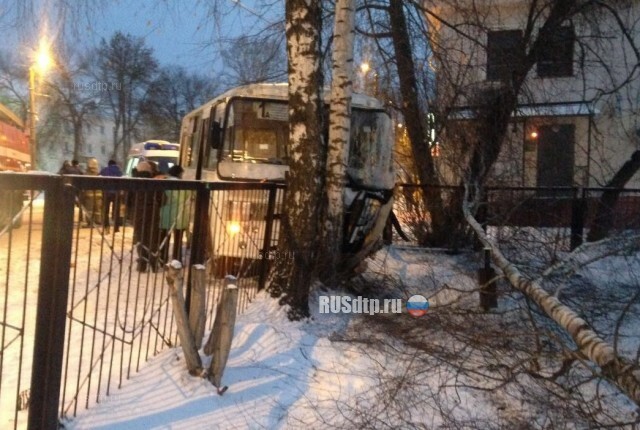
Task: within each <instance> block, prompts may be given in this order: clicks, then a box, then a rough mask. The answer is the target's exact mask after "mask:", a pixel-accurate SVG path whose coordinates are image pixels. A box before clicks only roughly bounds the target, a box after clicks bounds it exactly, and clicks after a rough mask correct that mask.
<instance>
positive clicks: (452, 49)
mask: <svg viewBox="0 0 640 430" xmlns="http://www.w3.org/2000/svg"><path fill="white" fill-rule="evenodd" d="M550 3H556V2H555V1H542V2H540V1H537V2H534V1H532V0H528V1H524V0H484V1H482V2H477V1H471V0H445V1H439V2H434V4H435V5H436V6H435V7H434V8H431V9H429V10H430V12H432V13H430V14H429V22H430V25H431V30H432V32H433V34H434V40H433V43H432V46H433V51H434V68H435V71H436V76H437V78H436V79H437V106H438V110H439V111H440V112H442V113H443V115H444V116H445V117H446V118H447V119H448V124H449V125H448V127H447V129H448V130H449V131H448V132H447V133H446V134H445V135H444V136H443V138H442V151H441V152H442V157H440V160H439V161H438V164H439V167H440V169H441V173H442V174H443V175H444V176H445V178H446V181H447V182H450V183H457V182H459V175H460V174H461V169H460V167H461V166H459V165H456V164H455V162H454V161H457V160H461V159H465V158H464V156H467V158H466V159H468V150H467V149H468V147H467V146H468V145H471V144H474V143H473V136H470V135H466V136H465V130H467V131H469V130H471V129H472V127H469V126H470V125H471V124H473V122H474V121H478V120H479V118H480V117H481V115H482V114H481V106H482V103H483V98H484V97H485V96H486V95H487V94H492V93H493V94H495V92H496V91H501V90H504V89H505V88H507V87H509V86H510V85H512V82H513V81H514V80H515V79H514V70H515V69H516V68H517V67H518V65H522V64H529V63H528V62H531V63H530V64H529V65H530V66H531V67H530V68H529V69H528V73H527V74H526V78H525V79H524V83H523V85H522V87H521V89H520V91H519V92H518V99H517V107H516V108H515V110H514V111H513V114H512V116H511V123H510V124H509V127H508V131H507V133H506V138H505V140H504V141H503V145H502V150H501V153H500V156H499V158H498V161H497V162H496V163H495V164H494V166H493V170H492V174H491V178H492V179H491V182H493V183H498V184H503V185H512V186H528V187H529V186H579V187H587V186H591V187H595V186H603V185H604V184H606V183H607V181H609V180H610V179H611V177H612V176H613V175H614V174H615V172H616V171H617V170H618V169H620V167H621V166H622V165H623V164H624V163H625V161H627V160H628V159H629V158H630V156H631V155H632V154H633V152H634V151H636V150H638V149H640V120H639V117H638V113H639V109H640V82H639V79H638V77H639V74H640V72H639V70H638V69H637V68H638V67H639V66H640V56H639V55H638V52H640V51H637V50H636V49H637V47H640V37H639V34H640V33H639V32H640V27H639V26H638V18H640V7H639V2H638V1H635V0H634V1H626V2H613V3H611V4H609V3H607V4H606V5H604V6H603V5H597V4H596V3H599V2H588V1H577V2H576V3H577V4H580V5H584V4H587V3H589V4H591V6H589V7H585V8H582V9H580V10H579V11H578V12H575V13H573V12H572V13H570V14H568V15H567V16H566V17H565V18H566V19H562V20H561V24H560V25H559V27H558V28H557V29H556V31H555V32H554V33H553V34H547V33H545V32H544V31H543V30H541V29H542V28H543V25H544V23H545V22H546V21H547V18H548V11H549V8H548V7H546V8H543V6H545V5H546V6H548V5H549V4H550ZM557 3H560V4H562V3H564V4H565V5H566V4H570V3H571V2H568V1H567V2H562V1H561V2H557ZM429 5H430V3H429V4H427V5H426V6H427V7H429ZM533 5H537V7H538V9H532V8H534V6H533ZM623 30H624V31H623ZM536 41H537V42H536ZM536 44H537V45H536ZM634 45H635V46H634ZM534 52H535V56H534V57H532V56H531V54H532V53H534ZM532 58H533V59H534V60H535V61H531V59H532ZM476 144H477V143H476ZM627 187H637V188H640V175H638V174H637V175H635V176H634V177H633V178H632V180H631V181H630V182H629V183H628V184H627Z"/></svg>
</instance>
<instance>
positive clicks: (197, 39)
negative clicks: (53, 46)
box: [0, 0, 284, 75]
mask: <svg viewBox="0 0 640 430" xmlns="http://www.w3.org/2000/svg"><path fill="white" fill-rule="evenodd" d="M23 1H26V2H28V1H29V0H0V30H2V32H3V39H4V41H5V44H4V45H5V46H0V49H3V50H9V51H13V52H12V53H13V54H14V55H17V57H18V58H21V57H23V56H24V55H23V54H21V53H24V52H25V46H27V47H28V45H31V44H33V43H34V42H33V40H34V37H33V35H34V33H35V32H36V31H42V29H43V28H44V27H48V33H49V34H51V35H53V34H55V33H56V32H57V31H59V23H58V24H57V23H56V22H51V21H52V20H55V18H52V16H53V15H54V13H51V12H46V11H52V10H59V9H58V1H60V0H31V1H32V3H33V4H34V8H33V10H32V11H31V12H24V10H23V11H22V13H23V14H24V13H29V17H30V19H25V18H20V19H19V18H16V16H18V15H20V13H21V12H19V10H21V9H20V6H17V5H20V4H23V3H21V2H23ZM75 1H78V0H72V1H67V3H71V4H75V3H74V2H75ZM214 3H216V1H214V0H202V1H195V0H193V1H191V0H188V1H181V0H93V1H86V2H84V1H82V2H80V1H79V2H78V4H79V5H83V6H79V8H78V9H73V10H69V9H67V19H66V24H65V25H66V32H67V35H68V36H67V40H70V43H72V44H74V45H77V46H79V47H83V46H84V47H90V46H97V45H98V43H99V42H100V40H101V39H102V38H105V39H109V37H111V35H112V34H113V33H114V32H116V31H118V30H119V31H122V32H123V33H130V34H132V35H134V36H139V37H143V38H144V40H145V43H146V44H147V46H149V47H151V48H153V50H154V54H155V56H156V58H157V59H158V61H159V62H160V64H161V65H163V66H164V65H182V66H184V67H185V68H187V69H188V70H190V71H194V72H199V73H203V74H207V75H212V74H215V72H218V71H219V70H220V68H221V63H220V60H219V51H220V50H221V49H224V41H225V40H228V38H231V37H237V36H238V35H242V34H253V33H254V32H256V31H258V30H259V29H261V28H263V27H264V25H266V22H265V19H263V18H258V17H257V16H256V14H255V13H254V12H255V11H257V7H256V6H255V5H254V4H253V1H252V0H246V1H245V0H242V1H238V0H218V2H217V5H218V9H217V10H216V13H215V14H214V13H212V10H211V8H212V5H213V4H214ZM89 5H90V6H89ZM7 11H8V12H9V13H4V14H3V12H7ZM270 13H271V16H272V17H273V16H274V15H280V16H282V15H283V14H284V0H282V2H276V5H275V7H274V8H272V9H271V11H270ZM273 19H274V20H275V19H276V18H273ZM27 21H28V22H27ZM45 21H49V22H48V24H45ZM16 23H19V24H17V25H16ZM24 24H27V25H24ZM12 33H13V34H12ZM11 38H15V41H14V42H12V43H6V42H7V40H8V39H11Z"/></svg>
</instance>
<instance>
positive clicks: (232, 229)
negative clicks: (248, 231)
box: [227, 222, 242, 236]
mask: <svg viewBox="0 0 640 430" xmlns="http://www.w3.org/2000/svg"><path fill="white" fill-rule="evenodd" d="M241 230H242V227H241V226H240V223H237V222H230V223H229V225H227V231H228V232H229V234H230V235H231V236H233V235H236V234H238V233H240V231H241Z"/></svg>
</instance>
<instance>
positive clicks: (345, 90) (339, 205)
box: [322, 0, 355, 284]
mask: <svg viewBox="0 0 640 430" xmlns="http://www.w3.org/2000/svg"><path fill="white" fill-rule="evenodd" d="M354 21H355V0H337V1H336V10H335V25H334V31H333V34H334V36H333V61H332V63H333V65H332V81H331V108H330V111H329V142H328V150H327V177H326V193H327V210H326V216H325V219H324V246H323V252H324V258H322V261H323V263H324V264H325V265H326V266H327V267H328V268H330V269H331V268H336V267H338V263H339V261H338V259H339V258H340V253H341V244H342V242H343V224H344V197H343V194H344V187H345V185H346V181H347V163H348V156H349V152H348V148H349V134H350V129H351V93H352V87H353V40H354V35H355V30H354ZM325 273H326V275H325V277H324V279H323V282H325V283H329V284H332V283H334V282H335V281H336V275H337V272H336V271H335V270H327V271H326V272H325Z"/></svg>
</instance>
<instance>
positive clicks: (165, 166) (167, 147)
mask: <svg viewBox="0 0 640 430" xmlns="http://www.w3.org/2000/svg"><path fill="white" fill-rule="evenodd" d="M179 157H180V145H178V144H177V143H171V142H167V141H166V140H147V141H145V142H141V143H136V144H134V145H131V149H130V150H129V155H128V156H127V162H126V164H125V167H124V175H125V176H133V169H134V168H135V167H136V166H137V165H138V163H139V162H141V161H153V162H154V163H156V165H157V166H158V170H160V172H161V173H164V174H166V173H167V171H168V170H169V168H170V167H171V166H173V165H174V164H178V159H179Z"/></svg>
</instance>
